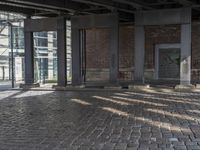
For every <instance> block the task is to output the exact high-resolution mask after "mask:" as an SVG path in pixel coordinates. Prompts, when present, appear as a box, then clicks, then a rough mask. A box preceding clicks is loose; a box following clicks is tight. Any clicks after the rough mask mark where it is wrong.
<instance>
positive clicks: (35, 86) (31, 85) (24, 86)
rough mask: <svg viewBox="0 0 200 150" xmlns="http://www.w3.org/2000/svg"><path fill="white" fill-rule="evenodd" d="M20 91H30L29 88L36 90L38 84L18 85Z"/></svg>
mask: <svg viewBox="0 0 200 150" xmlns="http://www.w3.org/2000/svg"><path fill="white" fill-rule="evenodd" d="M19 87H20V88H22V89H31V88H38V87H40V84H39V83H33V84H20V86H19Z"/></svg>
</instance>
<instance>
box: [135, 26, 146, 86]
mask: <svg viewBox="0 0 200 150" xmlns="http://www.w3.org/2000/svg"><path fill="white" fill-rule="evenodd" d="M144 55H145V31H144V26H142V25H141V26H139V25H136V26H135V53H134V83H136V84H144Z"/></svg>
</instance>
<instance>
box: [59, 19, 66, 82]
mask: <svg viewBox="0 0 200 150" xmlns="http://www.w3.org/2000/svg"><path fill="white" fill-rule="evenodd" d="M57 47H58V49H57V57H58V60H57V61H58V64H57V65H58V67H57V68H58V86H66V84H67V76H66V73H67V71H66V70H67V66H66V47H67V46H66V19H65V18H64V17H60V18H58V19H57Z"/></svg>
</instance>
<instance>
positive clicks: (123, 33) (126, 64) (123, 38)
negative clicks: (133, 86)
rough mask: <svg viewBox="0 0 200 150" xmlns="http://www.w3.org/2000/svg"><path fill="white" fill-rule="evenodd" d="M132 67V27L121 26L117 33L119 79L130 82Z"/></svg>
mask: <svg viewBox="0 0 200 150" xmlns="http://www.w3.org/2000/svg"><path fill="white" fill-rule="evenodd" d="M133 67H134V27H133V26H130V25H129V26H121V27H120V31H119V79H120V80H131V79H132V76H133Z"/></svg>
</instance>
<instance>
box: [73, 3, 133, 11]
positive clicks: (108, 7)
mask: <svg viewBox="0 0 200 150" xmlns="http://www.w3.org/2000/svg"><path fill="white" fill-rule="evenodd" d="M72 1H74V2H79V3H84V4H91V5H96V6H102V7H105V8H107V9H109V10H116V9H117V10H120V11H123V12H127V13H132V14H134V13H135V11H133V10H128V9H124V8H119V7H116V6H113V5H111V4H108V3H103V2H97V1H90V0H72Z"/></svg>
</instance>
